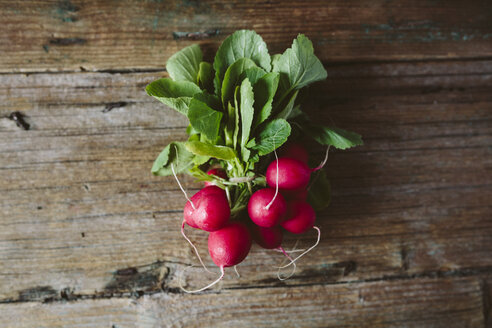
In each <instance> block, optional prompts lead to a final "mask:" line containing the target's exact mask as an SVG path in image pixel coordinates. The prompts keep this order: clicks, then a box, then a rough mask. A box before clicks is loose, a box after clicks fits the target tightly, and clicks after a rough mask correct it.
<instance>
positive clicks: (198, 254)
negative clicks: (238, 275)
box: [181, 220, 212, 273]
mask: <svg viewBox="0 0 492 328" xmlns="http://www.w3.org/2000/svg"><path fill="white" fill-rule="evenodd" d="M184 227H185V221H184V220H183V223H182V224H181V234H182V235H183V237H184V239H186V241H188V243H189V244H190V245H191V247H193V249H194V250H195V254H196V256H197V257H198V260H200V263H201V264H202V267H203V268H204V269H205V270H206V271H207V272H210V273H212V271H210V270H209V269H207V267H206V266H205V263H203V261H202V257H201V256H200V253H198V249H197V248H196V247H195V245H194V244H193V243H192V242H191V240H190V239H189V238H188V237H187V236H186V234H185V231H184Z"/></svg>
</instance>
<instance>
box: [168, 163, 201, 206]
mask: <svg viewBox="0 0 492 328" xmlns="http://www.w3.org/2000/svg"><path fill="white" fill-rule="evenodd" d="M171 171H173V175H174V178H175V179H176V182H177V183H178V186H179V188H180V189H181V191H182V192H183V194H184V195H185V197H186V200H187V201H189V202H190V204H191V207H193V210H196V207H195V204H193V202H192V201H191V199H189V198H188V195H187V194H186V191H185V190H184V188H183V186H182V185H181V182H179V179H178V176H177V175H176V172H175V171H174V165H173V163H171Z"/></svg>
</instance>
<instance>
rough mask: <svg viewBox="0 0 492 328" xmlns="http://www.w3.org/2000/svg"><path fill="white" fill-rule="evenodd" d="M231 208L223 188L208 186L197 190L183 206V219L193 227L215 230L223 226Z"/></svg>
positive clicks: (227, 219)
mask: <svg viewBox="0 0 492 328" xmlns="http://www.w3.org/2000/svg"><path fill="white" fill-rule="evenodd" d="M230 216H231V209H230V207H229V202H228V200H227V196H226V193H225V191H224V190H222V189H220V188H219V187H217V186H209V187H205V188H203V189H201V190H200V191H198V192H197V193H196V194H195V195H193V197H191V199H190V201H188V202H187V203H186V205H185V207H184V219H185V221H186V223H187V224H188V225H189V226H191V227H194V228H199V229H202V230H205V231H209V232H210V231H215V230H218V229H220V228H222V227H224V226H225V225H226V223H227V221H229V217H230Z"/></svg>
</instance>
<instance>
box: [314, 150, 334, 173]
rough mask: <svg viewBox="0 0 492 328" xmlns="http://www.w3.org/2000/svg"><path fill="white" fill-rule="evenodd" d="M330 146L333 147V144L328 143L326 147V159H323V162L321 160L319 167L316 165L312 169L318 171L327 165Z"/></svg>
mask: <svg viewBox="0 0 492 328" xmlns="http://www.w3.org/2000/svg"><path fill="white" fill-rule="evenodd" d="M330 147H331V145H328V148H327V149H326V154H325V159H324V160H323V162H321V164H320V165H318V166H317V167H315V168H314V169H312V170H311V171H313V172H316V171H318V170H321V169H322V168H323V167H324V166H325V164H326V161H328V153H329V152H330Z"/></svg>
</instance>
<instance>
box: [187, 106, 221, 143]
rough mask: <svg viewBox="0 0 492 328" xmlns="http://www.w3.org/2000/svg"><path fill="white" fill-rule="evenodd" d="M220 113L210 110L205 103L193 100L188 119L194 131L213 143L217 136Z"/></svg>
mask: <svg viewBox="0 0 492 328" xmlns="http://www.w3.org/2000/svg"><path fill="white" fill-rule="evenodd" d="M222 115H223V114H222V113H221V112H218V111H216V110H214V109H212V108H210V107H209V106H208V105H207V104H206V103H204V102H202V101H200V100H198V99H196V98H193V99H192V100H191V102H190V109H189V110H188V119H189V120H190V123H191V125H192V126H193V128H194V129H195V130H197V131H198V132H200V133H201V134H202V136H205V137H206V138H207V139H208V140H210V141H212V142H215V140H216V139H217V136H218V135H219V127H220V120H221V119H222Z"/></svg>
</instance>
